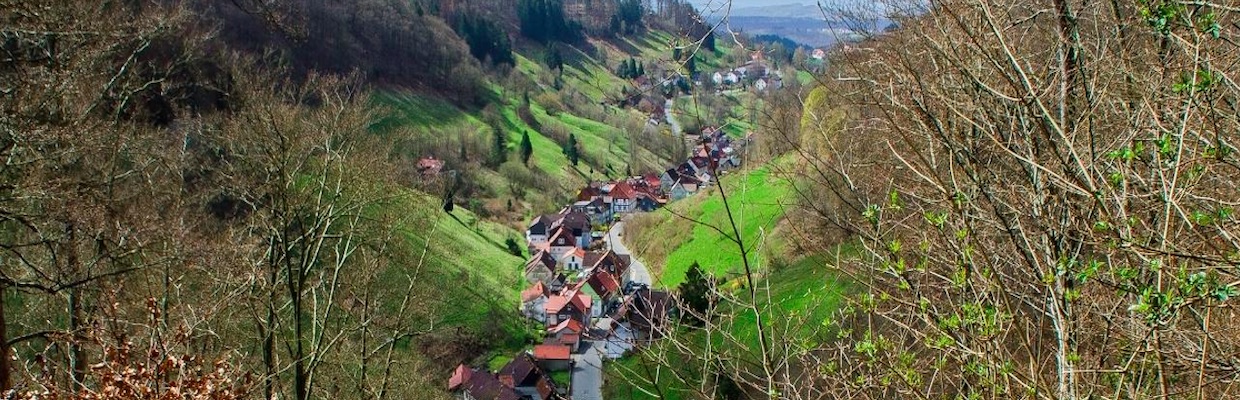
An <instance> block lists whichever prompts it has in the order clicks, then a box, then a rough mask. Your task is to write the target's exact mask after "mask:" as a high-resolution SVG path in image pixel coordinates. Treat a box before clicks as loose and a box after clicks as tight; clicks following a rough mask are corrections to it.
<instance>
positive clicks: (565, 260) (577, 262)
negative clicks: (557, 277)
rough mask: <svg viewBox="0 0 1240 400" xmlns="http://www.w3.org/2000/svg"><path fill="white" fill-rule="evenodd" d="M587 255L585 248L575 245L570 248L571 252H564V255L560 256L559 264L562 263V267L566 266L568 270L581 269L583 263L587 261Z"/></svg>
mask: <svg viewBox="0 0 1240 400" xmlns="http://www.w3.org/2000/svg"><path fill="white" fill-rule="evenodd" d="M585 257H586V251H585V250H582V249H581V248H580V247H574V248H573V249H572V250H569V252H567V253H564V256H562V257H560V260H559V263H558V264H557V265H560V266H561V268H564V269H565V270H566V271H580V270H581V266H582V264H583V263H584V262H585Z"/></svg>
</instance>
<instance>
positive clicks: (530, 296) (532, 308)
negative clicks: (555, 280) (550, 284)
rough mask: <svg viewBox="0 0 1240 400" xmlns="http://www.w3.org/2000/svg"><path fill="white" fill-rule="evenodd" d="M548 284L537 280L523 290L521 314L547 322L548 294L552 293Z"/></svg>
mask: <svg viewBox="0 0 1240 400" xmlns="http://www.w3.org/2000/svg"><path fill="white" fill-rule="evenodd" d="M550 293H551V292H550V290H548V289H547V285H544V284H543V283H542V282H535V283H534V284H533V285H532V286H530V287H528V288H526V289H525V290H522V291H521V315H524V316H525V317H526V318H529V319H532V320H535V321H538V322H542V323H544V324H545V323H547V295H548V294H550Z"/></svg>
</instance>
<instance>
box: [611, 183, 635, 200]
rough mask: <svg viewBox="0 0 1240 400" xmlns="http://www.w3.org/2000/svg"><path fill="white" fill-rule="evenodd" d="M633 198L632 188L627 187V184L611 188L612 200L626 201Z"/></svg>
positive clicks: (619, 184) (630, 186)
mask: <svg viewBox="0 0 1240 400" xmlns="http://www.w3.org/2000/svg"><path fill="white" fill-rule="evenodd" d="M634 196H636V193H634V192H633V186H632V185H629V183H628V182H620V183H617V184H616V186H615V187H613V188H611V198H613V199H626V200H627V199H632V198H633V197H634Z"/></svg>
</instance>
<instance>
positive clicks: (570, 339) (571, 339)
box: [560, 333, 581, 344]
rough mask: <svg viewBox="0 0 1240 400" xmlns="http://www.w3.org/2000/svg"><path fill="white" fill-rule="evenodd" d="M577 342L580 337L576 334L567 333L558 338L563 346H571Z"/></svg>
mask: <svg viewBox="0 0 1240 400" xmlns="http://www.w3.org/2000/svg"><path fill="white" fill-rule="evenodd" d="M579 341H581V335H580V334H576V333H569V334H565V335H564V336H561V337H560V342H561V343H564V344H572V343H577V342H579Z"/></svg>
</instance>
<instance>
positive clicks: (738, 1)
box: [689, 0, 816, 9]
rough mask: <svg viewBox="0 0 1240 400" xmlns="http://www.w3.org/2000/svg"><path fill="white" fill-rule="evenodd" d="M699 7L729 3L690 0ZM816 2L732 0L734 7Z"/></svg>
mask: <svg viewBox="0 0 1240 400" xmlns="http://www.w3.org/2000/svg"><path fill="white" fill-rule="evenodd" d="M689 2H690V3H693V5H694V6H696V7H697V8H698V9H703V8H705V7H706V6H708V5H709V7H710V8H711V9H715V8H718V7H719V6H720V5H722V4H725V3H727V0H690V1H689ZM798 3H799V4H814V3H816V2H815V1H814V0H732V8H746V7H766V6H779V5H784V4H798Z"/></svg>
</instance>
